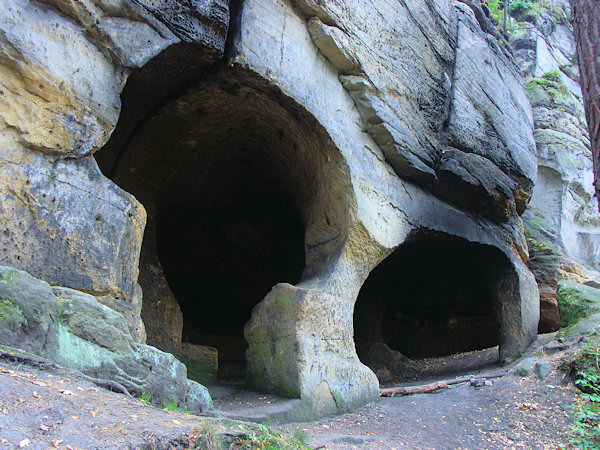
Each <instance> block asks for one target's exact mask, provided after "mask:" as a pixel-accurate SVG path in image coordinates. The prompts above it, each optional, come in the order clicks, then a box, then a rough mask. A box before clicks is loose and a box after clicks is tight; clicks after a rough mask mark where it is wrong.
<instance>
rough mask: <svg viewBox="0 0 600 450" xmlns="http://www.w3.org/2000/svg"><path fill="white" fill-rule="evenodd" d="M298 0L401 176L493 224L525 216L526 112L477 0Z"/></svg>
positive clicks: (529, 155)
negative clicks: (396, 0) (369, 3)
mask: <svg viewBox="0 0 600 450" xmlns="http://www.w3.org/2000/svg"><path fill="white" fill-rule="evenodd" d="M297 3H298V5H299V6H300V8H301V9H302V10H303V11H304V12H305V13H306V14H307V16H308V17H309V22H308V28H309V31H310V33H311V37H312V39H313V41H314V43H315V45H316V46H317V47H318V48H319V50H320V51H321V52H322V53H323V54H324V55H325V56H326V57H327V59H328V60H329V61H330V62H331V63H332V65H333V66H334V67H335V68H336V69H337V70H338V71H339V72H340V74H341V75H340V81H341V82H342V83H343V85H344V87H345V88H346V89H347V90H348V92H349V93H350V94H351V96H352V98H353V99H354V101H355V103H356V107H357V109H358V111H359V113H360V116H361V119H362V121H363V126H364V128H365V130H366V131H367V133H369V135H370V136H371V138H372V139H373V140H374V141H375V142H376V143H377V145H378V146H379V148H380V149H381V150H382V151H383V154H384V155H385V159H386V161H387V162H388V163H389V164H391V166H392V167H393V168H394V170H395V172H396V173H397V174H398V175H400V176H401V177H404V178H407V179H410V180H414V181H417V182H418V183H419V184H421V185H423V186H426V187H427V188H428V189H430V190H431V191H432V192H434V193H435V194H436V195H439V196H441V197H442V198H445V199H447V200H449V201H450V202H452V203H456V204H458V205H460V206H461V207H463V208H466V209H474V210H476V211H477V212H478V213H480V214H483V215H485V216H487V217H490V218H492V219H494V220H500V221H502V220H506V218H507V217H508V216H510V215H515V214H516V212H517V211H518V212H519V213H521V212H522V211H523V210H524V208H525V205H526V204H527V201H528V199H529V196H530V194H531V189H532V187H533V181H534V180H535V176H536V173H535V172H536V167H535V161H534V159H533V152H534V143H533V140H532V139H531V132H530V129H529V128H528V126H529V127H530V126H531V124H532V118H531V111H530V107H529V103H528V101H527V97H526V96H525V95H524V93H523V90H522V89H521V79H520V76H519V72H518V70H517V69H516V68H515V66H514V63H513V61H512V57H511V55H510V54H509V53H508V52H507V51H506V50H505V49H503V48H502V47H501V46H500V45H499V44H498V42H497V41H496V40H495V38H494V37H493V36H491V35H489V34H488V33H487V31H490V30H491V29H492V28H493V26H492V25H491V23H490V22H489V21H487V19H486V18H485V15H484V14H483V13H482V11H481V9H480V7H479V6H476V5H475V3H476V2H464V3H461V2H454V3H453V4H451V3H450V2H435V3H433V2H430V3H423V2H419V1H408V2H403V3H402V4H400V5H394V7H393V9H392V7H391V5H388V4H386V3H385V2H381V3H380V4H379V3H378V4H376V5H373V7H365V6H364V5H363V4H362V2H357V1H332V2H327V4H323V5H322V4H321V3H319V2H314V1H310V0H302V1H299V2H297ZM468 5H470V6H468ZM484 30H485V31H484ZM417 55H418V56H417ZM482 62H483V64H482Z"/></svg>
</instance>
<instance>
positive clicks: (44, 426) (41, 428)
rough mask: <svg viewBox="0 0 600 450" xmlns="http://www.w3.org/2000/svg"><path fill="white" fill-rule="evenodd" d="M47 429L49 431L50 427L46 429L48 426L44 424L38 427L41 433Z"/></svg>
mask: <svg viewBox="0 0 600 450" xmlns="http://www.w3.org/2000/svg"><path fill="white" fill-rule="evenodd" d="M49 429H50V427H48V426H46V425H44V424H41V425H40V430H42V431H48V430H49Z"/></svg>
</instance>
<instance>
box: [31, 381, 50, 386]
mask: <svg viewBox="0 0 600 450" xmlns="http://www.w3.org/2000/svg"><path fill="white" fill-rule="evenodd" d="M31 383H32V384H36V385H38V386H42V387H48V386H50V385H49V384H48V383H44V382H43V381H38V380H31Z"/></svg>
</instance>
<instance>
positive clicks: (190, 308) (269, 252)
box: [157, 136, 304, 377]
mask: <svg viewBox="0 0 600 450" xmlns="http://www.w3.org/2000/svg"><path fill="white" fill-rule="evenodd" d="M207 139H210V136H207ZM215 141H217V142H218V139H216V140H215ZM263 145H265V146H268V145H269V142H268V140H265V141H264V144H263ZM213 152H214V153H212V154H211V155H210V163H207V165H206V167H205V168H204V170H203V172H202V176H201V177H200V176H198V174H197V175H194V181H193V182H192V183H190V181H191V180H190V179H189V178H186V177H185V176H184V177H174V178H172V179H173V181H172V182H171V183H172V184H171V185H170V186H168V187H166V188H165V189H164V190H163V195H164V196H165V200H164V201H163V202H161V205H160V208H159V211H158V220H157V247H158V248H157V249H158V258H159V260H160V262H161V263H162V266H163V269H164V273H165V276H166V279H167V281H168V283H169V286H170V288H171V290H172V291H173V294H174V295H175V297H176V299H177V302H178V303H179V306H180V308H181V312H182V314H183V341H184V342H190V343H194V344H203V345H209V346H212V347H215V348H217V349H218V350H219V367H220V376H222V377H229V376H231V375H238V376H243V373H244V352H245V349H246V343H245V341H244V338H243V327H244V324H245V323H246V322H247V321H248V320H249V319H250V313H251V311H252V308H253V307H254V306H255V305H256V304H257V303H258V302H260V301H261V300H262V299H263V297H264V296H265V295H266V294H267V293H268V292H269V290H270V289H271V288H272V287H273V286H274V285H275V284H277V283H278V282H282V281H285V282H289V283H297V282H298V281H300V278H301V275H302V270H303V268H304V228H303V225H302V220H301V217H300V215H299V213H298V210H297V208H296V205H295V202H294V199H293V198H290V196H289V195H288V193H287V192H286V189H285V187H284V186H282V183H281V180H280V179H279V178H278V176H277V173H278V170H277V167H273V164H271V161H270V160H269V157H268V154H267V153H266V152H265V151H264V150H262V149H260V148H247V147H241V148H235V147H234V148H215V149H213ZM196 176H198V178H201V181H199V180H197V179H196ZM190 184H192V185H193V186H194V187H193V189H194V193H195V200H194V201H193V202H192V203H187V204H182V203H180V202H178V201H177V199H178V198H179V197H180V196H179V195H177V194H173V193H172V192H180V191H182V190H185V189H188V188H189V187H190Z"/></svg>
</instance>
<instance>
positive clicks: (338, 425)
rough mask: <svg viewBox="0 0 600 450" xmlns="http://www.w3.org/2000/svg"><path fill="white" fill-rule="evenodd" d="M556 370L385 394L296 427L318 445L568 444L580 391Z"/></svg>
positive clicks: (292, 427) (552, 446)
mask: <svg viewBox="0 0 600 450" xmlns="http://www.w3.org/2000/svg"><path fill="white" fill-rule="evenodd" d="M562 377H563V375H562V374H561V373H554V374H553V375H551V377H549V378H548V379H546V380H544V381H542V380H538V379H535V378H534V377H530V378H526V379H521V378H519V377H515V376H506V377H503V378H500V379H497V380H495V382H494V384H493V385H492V386H484V387H481V388H475V387H472V386H470V385H468V384H463V385H459V386H456V387H451V388H448V389H446V390H440V391H437V392H435V393H430V394H417V395H410V396H398V397H393V398H382V399H380V400H379V401H377V402H374V403H371V404H370V405H367V406H365V407H363V408H361V409H360V410H358V411H356V412H354V413H352V414H345V415H342V416H338V417H334V418H328V419H323V420H320V421H318V422H315V423H310V424H289V425H286V426H285V427H284V430H286V431H287V432H293V431H294V430H297V429H300V430H302V431H304V432H305V433H307V434H308V435H309V436H310V439H309V443H310V444H311V446H312V447H313V448H318V447H325V448H330V449H338V448H373V449H374V448H377V449H379V448H381V449H384V448H387V449H390V448H431V449H440V448H468V449H475V448H477V449H481V448H528V449H529V448H532V449H533V448H536V449H537V448H539V449H555V448H559V447H561V446H565V447H568V446H569V439H568V431H569V425H570V424H571V423H572V421H571V418H570V409H569V406H570V405H572V404H573V402H574V400H575V396H576V395H577V394H576V390H575V388H574V387H573V386H572V384H569V383H566V382H564V381H563V380H562Z"/></svg>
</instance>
